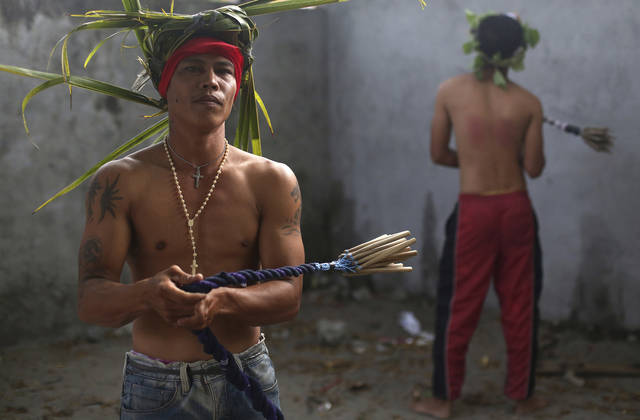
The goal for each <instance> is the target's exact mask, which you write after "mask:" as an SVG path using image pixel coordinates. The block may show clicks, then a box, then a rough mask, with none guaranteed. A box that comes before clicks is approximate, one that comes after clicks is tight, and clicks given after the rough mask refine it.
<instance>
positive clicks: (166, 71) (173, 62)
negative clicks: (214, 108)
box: [158, 37, 244, 101]
mask: <svg viewBox="0 0 640 420" xmlns="http://www.w3.org/2000/svg"><path fill="white" fill-rule="evenodd" d="M195 54H217V55H220V56H222V57H224V58H227V59H229V60H230V61H231V62H232V63H233V67H234V70H235V76H236V94H235V96H234V97H233V100H234V101H235V100H236V97H237V96H238V92H239V91H240V83H241V81H242V66H243V65H244V57H243V56H242V53H241V52H240V48H238V47H236V46H235V45H231V44H228V43H226V42H222V41H220V40H218V39H216V38H205V37H200V38H191V39H190V40H188V41H187V42H185V43H184V44H182V45H181V46H180V47H178V49H176V50H175V52H174V53H173V54H172V55H171V57H169V59H168V60H167V62H166V63H165V65H164V68H163V69H162V75H161V76H160V83H158V92H160V95H161V96H162V97H163V98H166V97H167V89H169V82H170V81H171V78H172V77H173V73H174V72H175V71H176V67H178V63H180V61H182V60H183V59H185V58H186V57H189V56H192V55H195Z"/></svg>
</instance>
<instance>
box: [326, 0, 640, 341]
mask: <svg viewBox="0 0 640 420" xmlns="http://www.w3.org/2000/svg"><path fill="white" fill-rule="evenodd" d="M465 8H469V9H471V10H474V11H476V12H486V11H490V10H495V11H517V12H518V13H519V14H520V15H521V16H522V17H523V19H524V20H525V21H526V22H529V23H530V24H531V25H532V26H533V27H535V28H538V29H539V30H540V33H541V37H542V39H541V42H540V44H539V45H538V47H536V48H535V49H533V50H531V51H530V52H529V53H528V55H527V58H526V60H525V65H526V69H525V71H524V72H522V73H513V74H512V78H513V79H514V80H515V81H516V82H518V83H521V84H523V85H524V86H526V87H528V88H529V89H530V90H531V91H532V92H533V93H535V94H536V95H538V96H539V97H540V99H541V101H542V103H543V105H544V108H545V112H546V113H547V115H549V116H552V117H555V118H557V119H562V120H565V121H569V122H573V123H575V124H579V125H608V126H610V127H612V128H613V130H614V131H615V134H616V136H617V143H616V146H615V149H614V151H613V153H612V154H611V155H605V154H597V153H595V152H593V151H592V150H591V149H589V148H588V147H587V146H585V145H584V144H582V143H581V140H579V139H577V138H575V137H572V136H569V135H566V134H563V133H561V132H559V131H557V130H556V129H554V128H552V127H549V128H545V131H544V134H545V141H546V146H545V147H546V155H547V167H546V170H545V172H544V174H543V175H542V177H541V178H539V179H537V180H534V181H532V182H530V184H529V185H530V192H531V196H532V198H533V201H534V204H535V206H536V209H537V213H538V216H539V219H540V235H541V241H542V246H543V252H544V271H545V286H544V291H543V295H542V301H541V310H542V316H543V318H546V319H568V318H573V319H576V320H579V321H584V322H588V323H596V324H602V325H607V326H610V327H620V326H626V327H629V328H638V327H640V307H639V306H638V305H637V302H639V301H640V287H639V286H638V281H637V279H638V272H640V262H639V259H638V250H639V249H640V240H639V239H640V224H639V223H638V222H637V221H636V217H637V214H638V210H639V209H640V197H639V195H638V194H637V191H638V187H637V180H638V179H640V168H639V166H638V165H637V164H636V162H637V161H638V157H639V156H638V155H639V154H640V145H638V142H637V140H636V137H637V132H636V131H637V115H638V111H639V110H640V80H639V79H638V77H637V68H638V64H639V60H640V56H639V49H638V46H637V45H638V44H637V40H638V39H640V38H639V35H640V29H639V28H640V9H639V8H638V7H637V2H635V1H634V0H620V1H616V2H609V3H604V2H600V1H596V0H590V1H585V0H567V1H562V2H558V1H550V0H545V1H536V2H531V1H524V0H508V1H507V0H503V1H501V0H475V1H461V0H446V1H438V0H435V1H431V2H429V5H428V6H427V8H426V9H425V10H424V11H421V10H420V8H419V6H418V2H417V1H388V0H368V1H351V2H348V3H346V4H344V5H340V6H339V7H332V8H328V10H329V16H330V18H329V26H330V30H329V33H330V34H331V37H330V46H329V51H330V53H331V60H330V80H329V87H330V98H331V102H330V104H331V120H330V136H329V137H330V139H331V142H332V143H331V144H332V147H331V150H332V151H335V153H334V154H333V155H332V160H331V165H332V168H333V173H334V174H336V175H339V176H340V178H341V179H342V180H343V185H342V188H343V190H342V191H343V194H344V196H345V197H349V200H350V203H351V206H352V213H351V214H350V215H349V222H353V223H354V224H355V231H356V232H358V235H361V236H367V235H369V234H373V233H378V232H391V231H396V230H401V229H405V228H409V229H411V230H412V231H413V233H414V234H415V235H416V237H417V238H418V240H419V242H418V244H417V245H418V246H417V247H418V248H419V249H420V250H421V256H420V259H419V260H417V261H415V262H414V263H413V265H414V268H416V270H415V271H414V272H413V273H411V274H409V275H407V276H404V277H403V279H404V283H405V284H406V286H407V287H408V288H409V289H410V290H414V291H416V292H426V293H427V294H429V295H433V294H434V291H435V289H434V287H435V281H436V274H437V266H436V264H435V263H436V260H437V258H438V256H439V253H440V248H441V246H442V243H443V235H444V233H443V230H444V221H445V220H446V217H447V216H448V214H449V213H450V212H451V210H452V208H453V205H454V202H455V200H456V195H457V188H458V178H457V172H456V171H455V170H452V169H446V168H442V167H438V166H435V165H434V164H432V163H431V162H430V160H429V155H428V143H429V123H430V119H431V116H432V104H433V100H434V97H435V93H436V89H437V86H438V84H439V83H440V82H442V81H443V80H445V79H446V78H448V77H450V76H453V75H455V74H458V73H461V72H465V71H467V70H468V69H469V68H470V65H471V62H472V57H471V56H465V55H464V54H463V53H462V49H461V46H462V44H463V43H464V42H465V41H466V40H467V39H468V26H467V22H466V19H465V16H464V9H465ZM344 92H349V94H348V95H345V94H344ZM395 281H396V280H393V282H394V283H395ZM376 283H377V284H379V286H380V287H384V286H385V285H387V284H388V283H389V281H388V280H384V279H382V278H380V279H378V280H376ZM490 302H491V303H492V304H494V305H495V303H496V300H495V298H494V297H491V298H490Z"/></svg>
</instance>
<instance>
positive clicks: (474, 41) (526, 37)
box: [462, 10, 540, 88]
mask: <svg viewBox="0 0 640 420" xmlns="http://www.w3.org/2000/svg"><path fill="white" fill-rule="evenodd" d="M465 14H466V16H467V22H469V32H470V34H471V39H470V40H469V41H467V42H465V43H464V45H463V46H462V50H463V51H464V53H465V54H472V53H474V52H476V53H477V55H476V58H475V59H474V61H473V72H474V73H475V75H476V77H478V78H479V79H480V78H482V75H483V70H484V69H485V68H486V67H488V66H491V67H494V68H495V69H496V71H495V72H494V73H493V82H494V83H495V84H496V85H498V86H500V87H502V88H506V86H507V80H506V78H505V77H504V75H503V74H502V72H501V71H500V68H511V69H513V70H514V71H522V70H524V56H525V54H526V51H527V49H529V48H533V47H535V46H536V44H537V43H538V41H539V40H540V33H539V32H538V31H537V30H536V29H533V28H531V27H530V26H529V25H527V24H526V23H524V22H522V21H521V20H520V19H519V18H518V17H516V16H513V15H511V14H509V15H508V16H510V17H512V18H514V19H516V20H518V22H520V25H521V26H522V31H523V44H522V45H521V46H520V47H518V49H516V51H515V52H514V53H513V55H512V56H511V57H507V58H503V57H501V55H500V53H499V52H498V53H496V54H494V55H493V56H491V57H490V56H488V55H487V54H485V53H484V52H483V51H482V50H481V49H480V42H479V40H478V37H477V36H478V26H479V25H480V22H481V21H482V20H483V19H484V18H486V17H488V16H495V15H498V14H499V13H495V12H489V13H484V14H481V15H477V14H475V13H473V12H472V11H470V10H465Z"/></svg>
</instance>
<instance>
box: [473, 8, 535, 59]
mask: <svg viewBox="0 0 640 420" xmlns="http://www.w3.org/2000/svg"><path fill="white" fill-rule="evenodd" d="M476 37H477V40H478V44H479V48H480V51H482V52H483V53H485V54H486V55H487V56H489V57H493V56H494V55H495V54H496V53H500V58H503V59H504V58H510V57H511V56H512V55H513V53H514V52H515V51H516V50H517V49H518V47H520V46H523V45H524V30H523V29H522V25H521V24H520V22H518V21H517V20H516V19H514V18H512V17H510V16H508V15H490V16H487V17H485V18H484V19H482V20H481V21H480V23H479V24H478V31H477V33H476Z"/></svg>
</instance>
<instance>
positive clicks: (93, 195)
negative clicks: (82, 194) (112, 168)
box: [87, 179, 102, 221]
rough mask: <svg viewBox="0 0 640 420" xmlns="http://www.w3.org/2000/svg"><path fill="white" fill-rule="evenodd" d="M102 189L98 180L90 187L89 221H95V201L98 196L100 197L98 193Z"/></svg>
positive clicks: (88, 200)
mask: <svg viewBox="0 0 640 420" xmlns="http://www.w3.org/2000/svg"><path fill="white" fill-rule="evenodd" d="M101 189H102V187H101V186H100V183H99V182H98V180H97V179H95V180H94V181H93V182H92V183H91V186H90V187H89V192H88V193H87V220H88V221H92V220H93V201H94V200H95V198H96V195H98V191H100V190H101Z"/></svg>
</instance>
